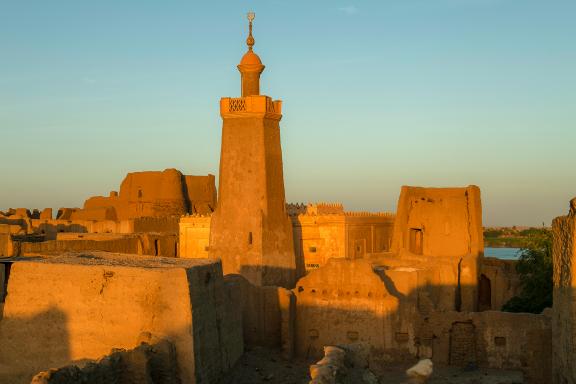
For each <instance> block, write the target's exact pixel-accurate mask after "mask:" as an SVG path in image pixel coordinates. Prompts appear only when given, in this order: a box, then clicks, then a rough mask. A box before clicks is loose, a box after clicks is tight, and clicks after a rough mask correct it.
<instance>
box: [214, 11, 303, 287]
mask: <svg viewBox="0 0 576 384" xmlns="http://www.w3.org/2000/svg"><path fill="white" fill-rule="evenodd" d="M253 19H254V14H253V13H249V14H248V20H249V22H250V23H249V30H250V32H249V35H248V38H247V39H246V43H247V45H248V52H246V54H245V55H244V56H243V57H242V60H241V61H240V64H239V65H238V70H239V71H240V74H241V82H242V97H239V98H230V97H224V98H222V99H221V100H220V115H221V116H222V120H223V124H222V147H221V153H220V181H219V196H218V205H217V208H216V211H215V212H214V214H213V215H212V220H211V229H210V247H209V254H210V257H212V258H221V259H222V265H223V269H224V273H225V274H230V273H239V274H241V275H243V276H244V277H245V278H247V279H248V280H249V281H250V282H251V283H252V284H255V285H278V286H283V287H288V288H292V287H293V285H294V282H295V268H296V262H295V256H294V245H293V242H292V226H291V222H290V219H289V217H288V215H287V213H286V204H285V195H284V176H283V171H282V149H281V146H280V119H281V118H282V109H281V108H282V102H281V101H280V100H272V98H270V97H268V96H264V95H260V74H261V73H262V71H263V70H264V65H263V64H262V62H261V61H260V58H259V57H258V55H256V54H255V53H254V52H253V50H252V47H253V45H254V38H253V37H252V20H253Z"/></svg>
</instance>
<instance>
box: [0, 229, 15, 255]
mask: <svg viewBox="0 0 576 384" xmlns="http://www.w3.org/2000/svg"><path fill="white" fill-rule="evenodd" d="M13 255H14V244H13V242H12V234H11V230H10V225H8V224H0V257H10V256H13Z"/></svg>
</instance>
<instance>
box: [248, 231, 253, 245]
mask: <svg viewBox="0 0 576 384" xmlns="http://www.w3.org/2000/svg"><path fill="white" fill-rule="evenodd" d="M248 245H252V232H248Z"/></svg>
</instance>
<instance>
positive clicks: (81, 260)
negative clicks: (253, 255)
mask: <svg viewBox="0 0 576 384" xmlns="http://www.w3.org/2000/svg"><path fill="white" fill-rule="evenodd" d="M7 262H9V263H20V262H24V263H25V262H34V263H54V264H75V265H106V266H119V267H136V268H193V267H197V266H205V265H210V264H216V263H219V262H220V260H219V259H184V258H178V257H161V256H145V255H136V254H129V253H113V252H101V251H79V252H59V253H38V254H30V255H27V256H18V257H10V258H0V263H7Z"/></svg>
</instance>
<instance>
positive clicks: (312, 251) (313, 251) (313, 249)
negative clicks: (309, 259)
mask: <svg viewBox="0 0 576 384" xmlns="http://www.w3.org/2000/svg"><path fill="white" fill-rule="evenodd" d="M308 250H309V251H310V252H311V253H316V247H310V248H308Z"/></svg>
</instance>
